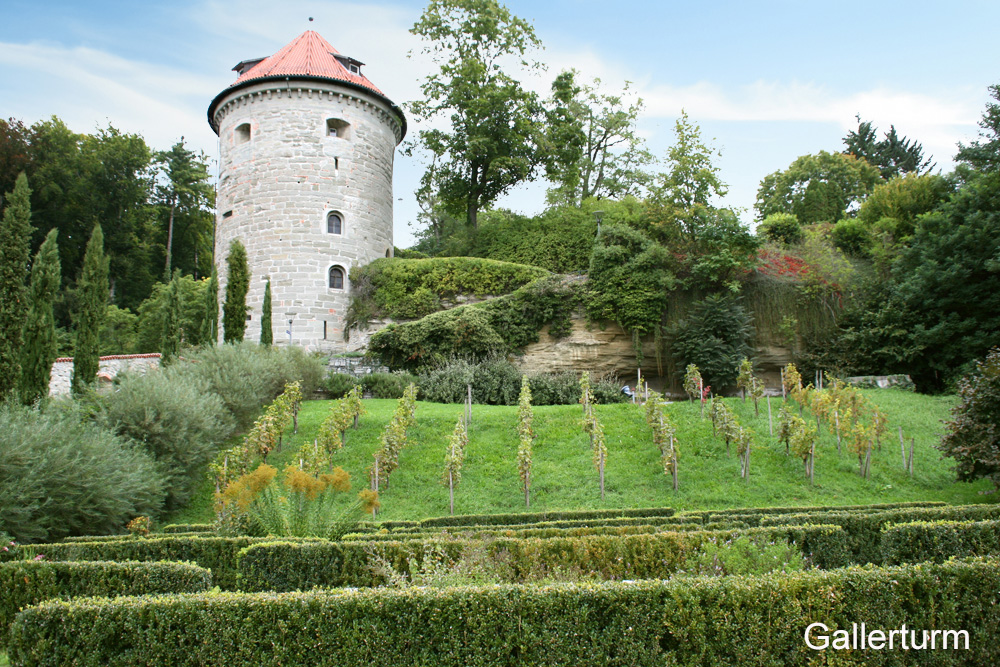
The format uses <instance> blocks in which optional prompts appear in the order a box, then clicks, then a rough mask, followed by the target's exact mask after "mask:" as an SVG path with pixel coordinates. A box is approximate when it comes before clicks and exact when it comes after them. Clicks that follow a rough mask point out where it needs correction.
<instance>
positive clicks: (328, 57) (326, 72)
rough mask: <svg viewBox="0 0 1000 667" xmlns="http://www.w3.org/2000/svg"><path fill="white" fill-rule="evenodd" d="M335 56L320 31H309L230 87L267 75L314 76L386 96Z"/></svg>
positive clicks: (333, 50)
mask: <svg viewBox="0 0 1000 667" xmlns="http://www.w3.org/2000/svg"><path fill="white" fill-rule="evenodd" d="M335 55H340V53H339V52H338V51H337V49H335V48H333V47H332V46H330V43H329V42H328V41H326V40H325V39H323V38H322V37H321V36H320V34H319V33H318V32H316V31H314V30H307V31H305V32H304V33H302V34H301V35H299V36H298V37H296V38H295V39H294V40H292V41H291V43H290V44H288V45H286V46H285V47H284V48H283V49H281V50H280V51H278V52H277V53H275V54H274V55H273V56H271V57H270V58H264V60H262V61H260V62H259V63H257V64H256V65H254V66H253V67H251V68H250V69H248V70H247V71H246V72H244V73H243V74H242V75H241V76H240V77H239V78H238V79H236V81H235V82H234V83H233V84H232V86H230V88H232V87H234V86H238V85H240V84H241V83H244V82H247V81H252V80H254V79H263V78H264V77H273V76H315V77H321V78H324V79H333V80H334V81H347V82H348V83H353V84H355V85H358V86H362V87H364V88H368V89H369V90H371V91H373V92H376V93H378V94H379V95H382V96H383V97H384V96H385V93H383V92H382V91H381V90H379V89H378V88H376V87H375V84H373V83H372V82H371V81H369V80H368V79H367V77H364V76H362V75H360V74H354V73H353V72H351V71H350V70H348V69H347V68H346V67H344V66H343V65H342V64H341V63H340V61H339V60H338V59H337V58H336V57H335Z"/></svg>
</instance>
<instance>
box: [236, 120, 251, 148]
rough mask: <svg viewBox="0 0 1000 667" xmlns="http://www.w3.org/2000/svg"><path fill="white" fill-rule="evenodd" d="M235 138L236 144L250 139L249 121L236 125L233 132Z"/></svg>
mask: <svg viewBox="0 0 1000 667" xmlns="http://www.w3.org/2000/svg"><path fill="white" fill-rule="evenodd" d="M234 136H235V138H236V144H237V145H239V144H245V143H246V142H248V141H250V123H243V124H242V125H237V126H236V132H235V134H234Z"/></svg>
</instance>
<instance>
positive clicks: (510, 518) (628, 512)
mask: <svg viewBox="0 0 1000 667" xmlns="http://www.w3.org/2000/svg"><path fill="white" fill-rule="evenodd" d="M674 514H676V511H675V510H674V509H673V508H672V507H642V508H638V509H606V510H563V511H554V512H519V513H516V514H456V515H455V516H439V517H434V518H432V519H424V520H423V521H421V522H420V523H419V524H418V525H419V526H420V527H421V528H426V527H428V526H496V525H509V526H513V525H519V524H525V523H539V522H541V521H576V520H582V519H612V518H617V517H652V516H660V517H667V516H673V515H674Z"/></svg>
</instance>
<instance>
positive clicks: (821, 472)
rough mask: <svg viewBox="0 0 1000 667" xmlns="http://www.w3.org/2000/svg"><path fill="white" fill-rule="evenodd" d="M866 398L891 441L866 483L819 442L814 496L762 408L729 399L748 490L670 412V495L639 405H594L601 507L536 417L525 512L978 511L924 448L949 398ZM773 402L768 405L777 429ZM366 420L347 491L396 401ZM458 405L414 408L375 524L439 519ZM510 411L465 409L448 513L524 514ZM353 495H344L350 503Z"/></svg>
mask: <svg viewBox="0 0 1000 667" xmlns="http://www.w3.org/2000/svg"><path fill="white" fill-rule="evenodd" d="M867 394H868V396H869V398H871V400H873V401H874V402H876V403H877V404H879V405H880V406H882V407H883V409H884V410H885V411H886V412H887V413H888V415H889V419H890V428H891V430H892V432H893V434H894V435H893V437H892V438H890V439H889V442H887V443H884V446H883V448H882V451H881V452H875V453H874V457H873V463H872V475H871V478H870V479H868V480H863V479H861V478H860V477H859V476H858V474H857V460H856V458H854V457H852V456H851V455H850V454H848V453H847V452H846V451H845V452H844V453H843V454H841V455H838V454H837V451H836V444H835V438H834V437H833V436H832V435H830V434H829V433H824V434H823V436H822V439H821V443H820V446H819V448H818V455H817V462H816V486H814V487H810V486H809V484H808V481H807V480H806V479H805V477H804V475H803V467H802V463H801V461H798V460H794V459H790V458H788V457H786V456H785V454H784V446H783V445H779V444H778V443H777V440H776V438H772V437H769V436H768V422H767V409H766V404H762V414H761V416H760V417H754V411H753V404H752V403H751V402H747V403H746V404H744V403H742V402H741V401H740V400H738V399H730V400H728V402H729V404H730V406H731V407H732V408H733V409H734V411H735V412H736V413H737V415H738V418H739V420H740V423H741V424H743V425H745V426H752V427H753V428H755V429H756V431H757V434H758V437H757V444H756V447H755V449H754V450H753V454H752V457H751V474H750V479H749V480H747V481H744V480H742V479H740V477H739V463H738V461H737V459H736V456H735V451H734V453H733V455H732V456H729V457H727V456H726V448H725V444H724V443H723V442H722V440H720V439H718V438H714V437H713V436H712V426H711V422H710V421H708V419H707V418H706V419H705V420H701V419H700V418H699V414H698V413H699V410H698V406H697V405H692V404H688V403H676V404H673V405H671V406H670V407H669V413H670V415H671V417H672V419H673V420H674V421H675V423H676V424H677V426H678V442H679V447H680V452H681V458H680V463H679V473H680V491H679V492H677V493H674V492H673V491H672V490H671V489H670V485H669V480H668V478H666V477H665V476H664V474H663V469H662V467H661V464H660V460H659V453H658V452H657V451H656V450H655V449H654V447H653V445H652V439H651V434H650V431H649V429H648V428H647V427H646V424H645V421H644V418H643V411H642V408H641V407H640V406H637V405H631V404H623V405H609V406H598V416H599V418H600V419H601V421H602V422H603V424H604V430H605V434H606V437H607V443H608V450H609V455H608V463H607V471H606V490H607V496H606V499H605V500H604V501H603V502H602V501H601V500H600V495H599V490H598V485H597V473H596V471H595V470H594V468H593V465H592V463H591V454H590V448H589V443H588V440H587V437H586V435H585V434H584V433H583V432H582V431H581V430H580V425H579V422H580V416H581V408H580V407H579V406H546V407H537V408H535V431H536V433H537V436H538V437H537V440H536V442H535V446H534V459H533V460H534V468H533V472H532V478H533V486H532V494H531V508H532V509H533V510H555V509H586V508H593V507H648V506H671V507H676V508H678V509H699V508H724V507H759V506H776V505H821V504H822V505H841V504H865V503H880V502H899V501H911V500H944V501H947V502H950V503H968V502H981V501H982V500H983V498H982V496H980V495H979V494H978V492H979V491H983V490H986V489H988V488H989V484H988V483H986V482H982V481H980V482H978V483H976V484H964V483H957V482H955V481H954V474H953V471H952V466H951V464H950V462H948V461H946V460H942V458H941V456H940V454H939V453H938V452H937V450H935V449H934V448H933V445H934V444H935V443H936V442H937V441H938V440H939V438H940V434H941V432H942V430H943V427H942V425H941V420H942V419H944V418H947V416H948V409H949V408H950V407H951V406H952V405H953V403H954V399H953V398H949V397H928V396H921V395H917V394H911V393H906V392H901V391H895V390H882V391H877V390H874V391H869V392H867ZM779 401H780V399H772V409H773V411H774V415H775V418H776V417H777V411H778V406H779ZM329 406H330V402H326V401H312V402H307V403H305V405H304V406H303V409H302V412H301V414H300V418H299V433H298V434H297V435H293V436H291V437H290V438H289V441H288V442H286V445H285V448H284V451H283V452H281V453H280V454H272V456H271V457H270V458H269V463H271V464H272V465H275V466H277V467H278V468H279V469H281V468H283V467H284V466H286V465H288V464H289V463H293V462H297V460H298V456H297V454H296V452H297V450H298V448H299V447H300V446H301V445H302V443H305V442H309V443H311V442H312V439H313V437H314V434H315V433H316V430H317V429H318V427H319V424H320V422H321V421H322V420H323V418H324V417H325V416H326V413H327V411H328V410H329ZM365 407H366V409H367V410H368V414H367V415H366V416H365V417H363V418H362V420H361V427H360V428H359V429H358V430H356V431H350V432H349V434H348V444H347V446H346V447H345V448H344V449H343V450H342V451H341V452H339V453H338V454H337V460H338V465H341V466H342V467H343V468H344V469H346V470H347V471H348V472H350V474H351V477H352V479H353V481H354V487H355V490H357V489H360V488H362V487H363V486H365V485H366V484H367V469H368V466H369V464H370V462H371V461H372V454H373V452H374V451H375V449H376V448H377V447H378V444H379V436H380V434H381V431H382V428H383V426H384V425H385V423H386V422H387V421H388V419H389V416H390V415H391V413H392V411H393V409H394V407H395V401H390V400H367V401H365ZM462 409H463V406H461V405H440V404H436V403H418V407H417V413H416V417H417V425H416V426H415V427H414V428H413V429H411V431H410V433H409V438H410V441H411V443H412V444H411V445H410V446H409V447H407V448H406V449H405V450H404V451H403V453H402V454H401V455H400V467H399V469H397V470H396V471H395V472H394V473H393V475H392V477H391V479H390V484H389V488H388V489H386V490H384V491H383V493H382V510H383V511H382V513H381V515H380V518H383V519H420V518H424V517H429V516H438V515H442V514H447V512H448V492H447V488H445V487H444V486H442V485H441V484H440V482H439V480H440V478H441V468H442V463H443V459H444V450H445V446H446V445H445V443H446V440H447V436H448V435H449V434H450V433H451V431H452V429H453V428H454V425H455V421H456V420H457V419H458V418H459V416H460V415H461V414H462ZM516 410H517V409H516V407H494V406H478V405H477V406H474V408H473V422H472V428H471V430H470V441H469V447H468V450H467V452H466V460H465V467H464V469H463V474H462V481H461V484H460V485H459V486H458V488H457V489H456V492H455V511H456V513H463V514H467V513H498V512H511V511H515V512H516V511H523V509H524V496H523V493H522V491H521V487H520V479H519V478H518V474H517V468H516V464H515V456H516V451H517V439H516V432H515V420H516V415H517V412H516ZM900 425H902V426H903V429H904V432H905V433H906V436H907V438H909V437H910V436H911V435H912V436H914V437H915V438H916V447H915V454H914V459H915V464H914V467H915V474H914V476H913V478H912V479H911V478H910V477H909V476H908V475H906V474H905V473H904V472H903V470H902V463H901V460H900V450H899V440H898V434H896V431H897V427H898V426H900ZM210 492H211V489H210V488H209V486H208V485H207V484H206V485H205V487H204V488H203V489H202V490H201V492H200V493H199V494H198V496H197V497H196V500H195V502H194V503H193V504H192V506H191V507H190V508H188V510H186V511H184V512H183V513H181V514H179V515H177V516H175V517H172V520H173V521H176V522H182V521H183V522H188V521H191V522H195V521H210V520H211V518H212V514H211V508H210V504H211V500H210V496H211V493H210ZM352 495H353V494H352Z"/></svg>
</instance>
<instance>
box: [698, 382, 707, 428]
mask: <svg viewBox="0 0 1000 667" xmlns="http://www.w3.org/2000/svg"><path fill="white" fill-rule="evenodd" d="M704 385H705V382H704V380H702V379H701V377H700V376H699V378H698V402H699V403H701V418H702V419H704V418H705V387H704Z"/></svg>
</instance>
